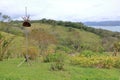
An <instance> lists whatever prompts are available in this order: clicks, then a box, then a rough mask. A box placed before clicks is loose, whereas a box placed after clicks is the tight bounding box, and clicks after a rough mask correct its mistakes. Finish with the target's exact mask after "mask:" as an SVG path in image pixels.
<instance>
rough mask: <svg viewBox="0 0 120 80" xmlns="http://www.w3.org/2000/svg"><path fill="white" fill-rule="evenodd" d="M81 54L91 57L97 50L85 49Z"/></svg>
mask: <svg viewBox="0 0 120 80" xmlns="http://www.w3.org/2000/svg"><path fill="white" fill-rule="evenodd" d="M80 55H83V56H85V57H91V56H94V55H95V52H93V51H91V50H84V51H82V52H81V53H80Z"/></svg>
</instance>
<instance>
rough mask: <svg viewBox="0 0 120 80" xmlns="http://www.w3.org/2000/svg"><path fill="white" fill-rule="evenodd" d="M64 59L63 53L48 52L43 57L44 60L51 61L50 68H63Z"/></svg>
mask: <svg viewBox="0 0 120 80" xmlns="http://www.w3.org/2000/svg"><path fill="white" fill-rule="evenodd" d="M64 61H65V54H63V53H54V54H48V55H47V56H46V57H45V58H44V62H52V64H51V67H50V69H51V70H63V69H64Z"/></svg>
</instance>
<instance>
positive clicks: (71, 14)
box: [0, 0, 120, 21]
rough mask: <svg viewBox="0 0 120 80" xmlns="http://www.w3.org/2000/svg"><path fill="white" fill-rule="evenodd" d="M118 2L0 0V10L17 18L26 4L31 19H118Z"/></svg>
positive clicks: (114, 0)
mask: <svg viewBox="0 0 120 80" xmlns="http://www.w3.org/2000/svg"><path fill="white" fill-rule="evenodd" d="M119 4H120V0H0V12H2V13H3V14H7V15H9V16H11V17H12V19H17V20H19V19H21V17H23V16H24V15H25V6H27V12H28V15H30V17H31V19H42V18H47V19H55V20H64V21H105V20H120V5H119Z"/></svg>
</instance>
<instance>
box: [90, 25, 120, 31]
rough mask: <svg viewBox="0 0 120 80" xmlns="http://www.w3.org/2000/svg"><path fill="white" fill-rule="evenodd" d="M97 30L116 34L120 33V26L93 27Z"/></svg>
mask: <svg viewBox="0 0 120 80" xmlns="http://www.w3.org/2000/svg"><path fill="white" fill-rule="evenodd" d="M91 27H94V28H97V29H106V30H110V31H114V32H120V26H91Z"/></svg>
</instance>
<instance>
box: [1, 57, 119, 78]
mask: <svg viewBox="0 0 120 80" xmlns="http://www.w3.org/2000/svg"><path fill="white" fill-rule="evenodd" d="M22 60H23V59H9V60H4V61H2V62H0V80H120V69H97V68H82V67H79V66H71V65H69V64H66V65H65V70H64V71H50V65H51V64H50V63H42V62H39V61H34V62H31V63H32V65H31V66H29V65H28V64H27V63H23V64H22V65H21V66H20V67H17V65H18V64H19V63H20V62H21V61H22Z"/></svg>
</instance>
